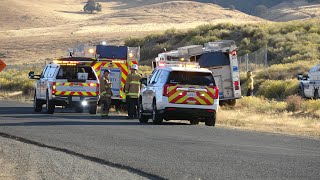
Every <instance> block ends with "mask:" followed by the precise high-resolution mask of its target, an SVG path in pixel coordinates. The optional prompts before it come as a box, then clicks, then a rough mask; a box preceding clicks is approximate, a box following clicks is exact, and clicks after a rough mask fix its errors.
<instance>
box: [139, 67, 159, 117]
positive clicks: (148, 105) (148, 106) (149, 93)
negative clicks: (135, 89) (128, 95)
mask: <svg viewBox="0 0 320 180" xmlns="http://www.w3.org/2000/svg"><path fill="white" fill-rule="evenodd" d="M159 71H160V70H156V71H155V72H154V73H153V74H152V76H151V78H150V80H149V82H148V85H147V87H146V90H145V91H144V92H143V97H144V100H143V101H144V102H143V107H144V109H145V110H150V111H151V110H152V101H153V97H154V91H153V90H154V84H155V78H156V76H157V75H158V73H159Z"/></svg>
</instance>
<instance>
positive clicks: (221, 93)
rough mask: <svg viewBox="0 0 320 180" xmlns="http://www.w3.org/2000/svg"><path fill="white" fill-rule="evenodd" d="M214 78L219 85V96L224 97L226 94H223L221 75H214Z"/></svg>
mask: <svg viewBox="0 0 320 180" xmlns="http://www.w3.org/2000/svg"><path fill="white" fill-rule="evenodd" d="M213 78H214V81H215V82H216V85H217V86H218V88H219V98H223V97H224V95H223V89H224V88H223V86H222V77H221V75H219V76H213Z"/></svg>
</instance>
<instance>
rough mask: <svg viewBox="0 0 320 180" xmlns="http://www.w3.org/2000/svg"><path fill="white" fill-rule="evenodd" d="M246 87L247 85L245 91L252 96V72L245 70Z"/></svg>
mask: <svg viewBox="0 0 320 180" xmlns="http://www.w3.org/2000/svg"><path fill="white" fill-rule="evenodd" d="M247 78H248V80H247V87H248V91H247V96H253V76H252V72H251V71H248V72H247Z"/></svg>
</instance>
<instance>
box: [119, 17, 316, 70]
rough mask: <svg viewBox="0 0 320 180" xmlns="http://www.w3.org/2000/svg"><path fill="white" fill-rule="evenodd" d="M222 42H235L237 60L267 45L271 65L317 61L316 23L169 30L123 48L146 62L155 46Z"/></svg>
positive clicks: (157, 51) (221, 25) (211, 26)
mask: <svg viewBox="0 0 320 180" xmlns="http://www.w3.org/2000/svg"><path fill="white" fill-rule="evenodd" d="M223 39H225V40H227V39H232V40H235V41H236V44H237V45H238V46H239V51H238V54H239V55H240V56H241V55H244V54H245V53H248V52H253V51H256V50H258V49H260V48H261V47H264V46H265V45H268V47H269V48H268V58H269V62H270V63H271V64H278V63H292V62H295V61H298V60H304V61H312V60H316V59H320V53H319V51H318V48H319V39H320V23H319V20H310V21H303V22H296V21H295V22H285V23H268V24H246V25H233V24H231V23H224V24H217V25H202V26H199V27H196V28H195V29H191V30H188V31H186V32H183V31H177V30H175V29H171V30H168V31H166V32H165V33H163V34H153V35H149V36H146V37H145V38H129V39H127V40H126V41H125V44H126V45H136V46H137V45H139V46H141V55H142V56H143V60H150V59H154V58H155V57H156V56H157V54H158V53H159V49H158V48H154V47H156V46H160V47H162V46H164V45H165V46H166V48H167V50H171V49H175V48H177V47H181V46H185V45H190V44H203V43H205V42H208V41H216V40H223ZM142 52H145V53H146V54H144V53H142Z"/></svg>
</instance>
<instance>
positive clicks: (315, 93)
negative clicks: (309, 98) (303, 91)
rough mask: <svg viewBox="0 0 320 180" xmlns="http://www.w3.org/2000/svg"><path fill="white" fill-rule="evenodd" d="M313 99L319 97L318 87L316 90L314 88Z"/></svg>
mask: <svg viewBox="0 0 320 180" xmlns="http://www.w3.org/2000/svg"><path fill="white" fill-rule="evenodd" d="M313 99H315V100H317V99H319V90H318V89H315V90H314V96H313Z"/></svg>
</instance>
